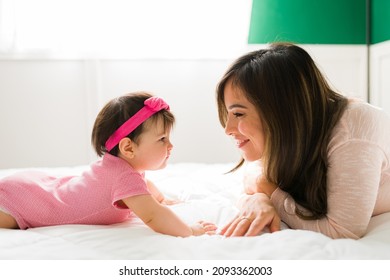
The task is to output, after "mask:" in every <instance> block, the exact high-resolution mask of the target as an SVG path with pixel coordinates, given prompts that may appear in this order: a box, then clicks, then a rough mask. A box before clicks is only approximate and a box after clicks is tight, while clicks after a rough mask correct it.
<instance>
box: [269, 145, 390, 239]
mask: <svg viewBox="0 0 390 280" xmlns="http://www.w3.org/2000/svg"><path fill="white" fill-rule="evenodd" d="M383 162H384V153H383V151H382V150H381V149H380V148H379V147H378V146H376V145H373V144H370V143H368V142H364V141H349V142H347V143H345V144H343V145H341V146H339V147H338V148H337V149H335V150H334V151H333V152H332V153H331V154H330V156H329V168H328V175H327V180H328V182H327V186H328V189H327V191H328V213H327V215H326V216H325V217H324V218H322V219H319V220H303V219H301V218H299V217H298V216H297V215H296V214H295V209H296V207H300V206H299V205H298V204H296V203H295V201H294V200H293V198H292V197H291V196H290V195H288V194H287V193H285V192H283V191H281V190H280V189H277V190H276V191H275V192H274V193H273V195H272V197H271V200H272V202H273V204H274V205H275V207H276V209H277V211H278V213H279V215H280V217H281V219H282V220H283V221H284V222H285V223H287V224H288V225H289V226H290V227H291V228H295V229H306V230H312V231H317V232H321V233H323V234H325V235H327V236H329V237H331V238H353V239H358V238H360V237H362V236H363V235H364V234H365V233H366V231H367V227H368V223H369V221H370V219H371V216H372V213H373V210H374V207H375V203H376V199H377V193H378V188H379V184H380V176H381V168H382V164H383Z"/></svg>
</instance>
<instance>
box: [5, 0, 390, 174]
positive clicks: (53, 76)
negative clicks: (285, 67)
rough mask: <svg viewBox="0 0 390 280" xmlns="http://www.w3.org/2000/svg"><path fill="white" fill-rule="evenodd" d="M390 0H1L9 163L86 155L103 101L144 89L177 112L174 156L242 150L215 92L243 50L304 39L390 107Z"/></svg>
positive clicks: (352, 85)
mask: <svg viewBox="0 0 390 280" xmlns="http://www.w3.org/2000/svg"><path fill="white" fill-rule="evenodd" d="M388 26H390V1H388V0H321V1H311V0H294V1H290V0H253V1H251V0H213V1H208V0H196V1H195V0H188V1H179V0H165V1H154V0H144V1H136V0H131V1H129V0H127V1H126V0H114V1H112V0H111V1H107V0H99V1H97V0H94V1H92V0H83V1H76V0H67V1H61V0H36V1H28V0H0V135H1V140H0V141H1V142H0V143H1V145H0V155H1V160H0V168H24V167H56V166H73V165H84V164H88V163H89V162H91V161H92V160H94V159H96V156H95V155H94V152H93V150H92V148H91V145H90V133H91V128H92V125H93V122H94V119H95V116H96V114H97V112H98V111H99V110H100V108H101V107H102V106H103V105H104V104H105V102H106V101H108V100H109V99H111V98H113V97H115V96H118V95H121V94H124V93H127V92H131V91H137V90H147V91H151V92H153V93H155V94H156V95H159V96H161V97H163V98H164V99H166V100H167V102H168V103H169V104H170V105H171V108H172V111H173V112H174V113H175V115H176V117H177V125H176V127H175V129H174V131H173V135H172V140H173V144H174V150H173V153H172V157H171V160H170V162H171V163H175V162H203V163H224V162H232V161H234V162H235V161H237V160H238V158H239V154H238V152H237V151H236V148H235V147H234V144H233V143H232V142H231V141H230V140H229V139H228V138H227V137H226V136H225V135H224V131H223V129H222V128H221V126H220V124H219V122H218V117H217V111H216V105H215V101H214V92H215V87H216V84H217V82H218V80H219V78H220V77H221V76H222V75H223V73H224V71H225V70H226V68H227V67H228V65H229V64H230V63H231V62H232V61H233V60H234V59H236V58H237V57H238V56H240V55H242V54H244V53H246V52H248V51H250V50H253V49H257V48H261V47H264V46H265V45H266V44H267V43H268V42H270V41H274V40H291V41H294V42H296V43H299V44H304V47H305V49H306V50H308V51H309V52H310V53H311V54H312V55H313V57H314V59H315V60H316V61H317V62H318V64H319V66H320V68H321V69H322V70H323V72H324V73H325V74H326V75H327V77H328V78H329V80H330V82H331V83H332V84H333V85H334V87H335V88H336V89H337V90H339V91H340V92H342V93H343V94H346V95H349V96H356V97H359V98H362V99H364V100H367V101H369V102H370V103H372V104H374V105H377V106H380V107H382V108H383V109H384V110H386V111H388V112H389V113H390V80H389V78H388V77H389V74H390V29H389V28H388Z"/></svg>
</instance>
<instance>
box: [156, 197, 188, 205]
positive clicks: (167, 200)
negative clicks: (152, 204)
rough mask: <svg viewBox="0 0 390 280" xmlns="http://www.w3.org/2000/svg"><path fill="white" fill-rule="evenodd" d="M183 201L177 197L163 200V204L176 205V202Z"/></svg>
mask: <svg viewBox="0 0 390 280" xmlns="http://www.w3.org/2000/svg"><path fill="white" fill-rule="evenodd" d="M181 202H183V201H181V200H176V199H165V198H164V200H163V201H161V204H163V205H174V204H178V203H181Z"/></svg>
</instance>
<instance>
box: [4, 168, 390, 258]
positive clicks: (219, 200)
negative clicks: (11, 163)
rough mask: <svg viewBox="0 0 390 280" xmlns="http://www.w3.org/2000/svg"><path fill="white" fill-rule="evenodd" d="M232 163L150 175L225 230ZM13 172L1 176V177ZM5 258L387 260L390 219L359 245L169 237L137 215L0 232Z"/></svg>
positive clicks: (302, 236)
mask: <svg viewBox="0 0 390 280" xmlns="http://www.w3.org/2000/svg"><path fill="white" fill-rule="evenodd" d="M232 166H233V164H197V163H180V164H170V165H169V166H168V167H167V168H165V169H164V170H159V171H153V172H148V173H147V176H148V177H149V178H150V179H152V180H153V181H154V182H155V183H156V185H157V186H158V187H159V188H160V190H162V191H163V192H164V193H165V195H166V196H167V197H169V198H172V199H179V200H182V201H183V202H182V203H179V204H176V205H173V206H170V207H172V209H173V210H174V211H175V212H176V213H177V214H178V215H179V216H180V217H182V219H184V220H185V221H187V222H188V223H194V222H196V221H197V220H207V221H212V222H214V223H216V224H217V225H218V226H222V225H224V224H225V223H226V222H227V221H229V219H231V218H232V217H233V216H234V215H235V214H236V213H237V209H236V208H235V206H234V204H235V201H236V200H237V198H238V197H239V195H240V194H241V190H242V184H241V176H242V173H241V172H240V171H238V172H236V173H231V174H227V175H225V174H224V173H225V172H226V171H228V170H229V169H230V168H231V167H232ZM85 168H86V166H78V167H72V168H66V167H64V168H42V170H44V171H47V172H50V173H51V174H54V175H71V174H79V173H81V172H82V171H83V170H84V169H85ZM15 171H17V170H16V169H8V170H0V178H1V177H4V176H6V175H9V174H12V173H13V172H15ZM0 259H3V260H7V259H8V260H17V259H19V260H21V259H23V260H26V259H40V260H42V259H43V260H52V259H63V260H68V259H71V260H80V259H89V260H106V259H111V260H116V259H138V260H157V259H165V260H176V259H181V260H201V259H207V260H213V259H219V260H224V259H231V260H234V259H240V260H242V259H267V260H272V259H276V260H278V259H282V260H289V259H301V260H310V259H319V260H327V259H361V260H370V259H386V260H389V259H390V213H387V214H383V215H380V216H377V217H374V218H373V219H372V222H371V223H370V225H369V230H368V233H367V234H366V236H364V237H363V238H361V239H360V240H351V239H338V240H332V239H330V238H328V237H326V236H324V235H322V234H319V233H315V232H310V231H304V230H292V229H284V230H282V231H280V232H276V233H272V234H271V233H263V234H261V235H259V236H256V237H234V238H224V237H222V236H220V235H214V236H208V235H204V236H196V237H195V236H192V237H187V238H180V237H172V236H167V235H162V234H158V233H155V232H153V231H152V230H151V229H149V228H148V227H147V226H145V225H144V224H143V223H142V222H141V221H140V220H139V219H138V218H137V217H133V218H132V219H131V220H129V221H128V222H125V223H122V224H115V225H111V226H91V225H64V226H52V227H42V228H34V229H28V230H6V229H0Z"/></svg>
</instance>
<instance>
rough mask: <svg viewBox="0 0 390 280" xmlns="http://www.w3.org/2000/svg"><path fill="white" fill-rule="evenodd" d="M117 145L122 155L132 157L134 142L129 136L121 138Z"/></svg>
mask: <svg viewBox="0 0 390 280" xmlns="http://www.w3.org/2000/svg"><path fill="white" fill-rule="evenodd" d="M118 147H119V151H120V152H121V154H122V155H124V156H125V157H127V158H134V147H135V143H134V142H133V141H131V139H130V138H128V137H125V138H122V140H121V141H119V144H118Z"/></svg>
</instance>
